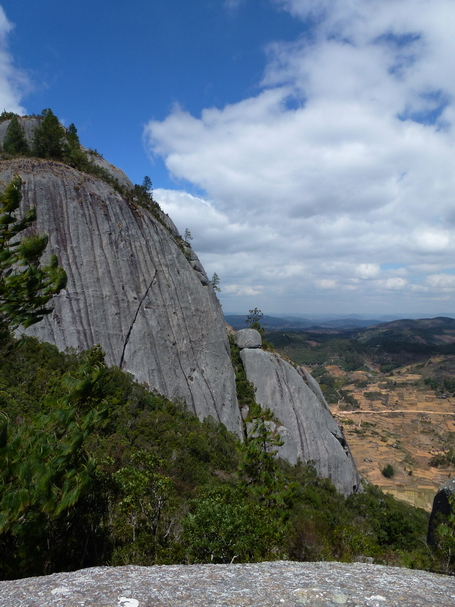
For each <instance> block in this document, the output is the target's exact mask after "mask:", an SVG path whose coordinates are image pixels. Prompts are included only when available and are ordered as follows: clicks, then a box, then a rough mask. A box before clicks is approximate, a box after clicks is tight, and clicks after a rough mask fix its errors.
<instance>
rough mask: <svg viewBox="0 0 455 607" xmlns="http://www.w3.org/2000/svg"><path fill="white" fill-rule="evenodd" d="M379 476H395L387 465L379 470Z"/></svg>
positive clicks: (390, 465)
mask: <svg viewBox="0 0 455 607" xmlns="http://www.w3.org/2000/svg"><path fill="white" fill-rule="evenodd" d="M381 474H382V475H383V476H385V477H386V478H392V476H393V475H394V474H395V470H394V469H393V466H392V464H387V466H385V467H384V468H383V469H382V470H381Z"/></svg>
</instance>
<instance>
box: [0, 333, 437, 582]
mask: <svg viewBox="0 0 455 607" xmlns="http://www.w3.org/2000/svg"><path fill="white" fill-rule="evenodd" d="M0 354H1V356H0V386H1V393H0V397H1V403H2V404H1V407H2V411H3V414H2V415H1V416H0V421H1V424H0V437H1V441H2V442H1V444H0V462H1V464H2V468H1V469H2V474H1V475H0V484H1V492H0V551H1V554H2V559H1V563H0V577H1V578H3V579H5V578H15V577H25V576H30V575H42V574H45V573H52V572H54V571H61V570H73V569H78V568H81V567H88V566H94V565H125V564H140V565H152V564H169V563H206V562H212V563H229V562H231V561H232V560H233V559H234V558H235V560H236V562H254V561H260V560H274V559H283V558H290V559H295V560H327V559H338V560H340V559H341V560H348V561H349V560H351V559H353V558H355V557H356V556H359V555H362V556H363V557H371V558H372V559H374V560H375V561H376V562H380V563H381V562H382V563H389V564H402V565H412V566H415V567H434V566H438V565H437V564H438V562H439V561H438V558H439V557H438V555H437V554H434V555H432V554H431V553H428V551H427V550H426V548H425V546H424V543H423V540H424V538H425V536H426V531H427V524H428V516H427V514H426V513H425V512H423V511H421V510H417V509H413V508H411V507H409V506H406V505H405V504H403V503H400V502H398V501H396V500H394V499H393V498H392V497H390V496H386V495H384V494H382V493H381V492H380V491H379V490H377V489H375V488H374V487H372V486H370V487H368V488H367V489H366V491H365V492H363V493H360V494H356V495H352V496H350V497H349V498H344V497H343V496H342V495H340V494H339V493H337V492H336V490H335V489H334V487H333V485H332V484H331V483H330V482H329V481H327V480H324V479H321V478H320V477H318V475H317V473H316V471H315V469H314V468H313V467H312V466H303V465H301V464H300V465H298V466H294V467H293V466H290V465H289V464H286V463H285V462H283V461H280V460H277V459H275V458H274V457H273V451H274V448H273V446H272V445H273V441H272V437H271V435H270V432H269V430H268V425H267V421H266V420H265V419H263V418H261V416H260V415H259V416H256V417H255V418H253V419H252V423H255V424H256V425H257V428H258V435H257V436H256V437H252V438H250V439H249V440H247V441H246V442H245V443H243V444H242V443H240V442H239V441H238V439H237V437H236V436H235V435H233V434H230V433H229V432H227V431H226V429H225V427H224V426H222V425H221V424H218V423H217V422H216V421H215V420H213V419H207V420H205V421H204V422H200V421H199V420H198V419H197V417H196V416H194V415H192V414H191V413H189V412H187V411H185V409H184V408H183V407H182V406H181V405H178V404H176V403H172V402H170V401H169V400H167V399H165V398H163V397H160V396H158V395H156V394H152V393H150V392H148V391H147V390H146V388H145V387H144V386H141V385H139V384H137V383H135V382H134V381H133V380H132V378H131V377H130V376H128V375H127V374H125V373H123V372H122V371H120V370H119V369H115V368H113V369H106V368H105V367H104V365H103V357H102V353H101V351H100V350H99V348H94V349H92V350H90V351H88V352H87V353H85V354H76V353H74V352H72V353H71V352H69V353H67V354H64V353H61V352H58V350H57V349H56V348H55V347H53V346H50V345H49V344H41V343H39V342H37V341H36V340H35V339H33V338H23V340H22V341H21V342H20V343H19V344H15V343H14V342H7V343H4V344H2V346H1V351H0ZM5 419H7V420H8V424H7V425H6V426H5ZM6 434H7V435H8V437H7V438H6ZM5 438H6V443H5ZM264 441H266V443H268V444H269V448H268V449H266V450H263V448H262V446H263V444H264ZM48 489H51V491H50V492H49V491H48Z"/></svg>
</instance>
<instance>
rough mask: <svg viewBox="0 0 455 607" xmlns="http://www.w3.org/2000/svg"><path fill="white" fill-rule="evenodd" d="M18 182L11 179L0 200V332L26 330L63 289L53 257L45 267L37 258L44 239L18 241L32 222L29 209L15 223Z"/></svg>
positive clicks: (60, 270)
mask: <svg viewBox="0 0 455 607" xmlns="http://www.w3.org/2000/svg"><path fill="white" fill-rule="evenodd" d="M21 186H22V181H21V179H20V177H15V178H14V179H13V180H12V181H11V183H10V184H9V185H8V186H7V187H6V189H5V191H4V192H3V194H2V195H1V196H0V331H2V332H3V335H5V333H6V332H8V330H14V329H16V328H17V327H19V326H24V327H28V326H30V325H32V324H34V323H36V322H39V321H40V320H42V318H43V317H44V316H45V315H46V314H49V313H50V312H51V311H52V308H49V307H46V306H47V304H48V302H49V301H50V300H51V298H52V297H53V296H54V295H55V294H57V293H59V291H60V290H61V289H63V288H64V287H65V286H66V273H65V271H64V270H63V268H61V267H59V265H58V259H57V256H56V255H53V256H52V257H51V259H50V261H49V263H48V264H47V265H46V266H42V265H41V257H42V255H43V253H44V250H45V248H46V246H47V241H48V238H47V236H46V235H44V236H40V235H38V234H35V235H30V236H26V237H23V238H22V239H20V238H19V234H20V233H21V232H23V231H24V230H26V229H27V228H30V227H31V226H32V224H33V223H34V221H35V220H36V211H35V209H33V208H31V209H29V210H28V211H26V213H25V214H24V216H23V217H22V219H18V218H17V217H16V215H15V213H16V211H17V210H18V209H19V205H20V203H21V200H22V192H21Z"/></svg>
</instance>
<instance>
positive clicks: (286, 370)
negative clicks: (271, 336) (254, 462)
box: [236, 329, 360, 495]
mask: <svg viewBox="0 0 455 607" xmlns="http://www.w3.org/2000/svg"><path fill="white" fill-rule="evenodd" d="M254 334H256V337H254ZM236 343H237V345H238V346H239V348H241V352H240V357H241V359H242V362H243V366H244V369H245V373H246V377H247V379H248V381H250V382H251V383H252V384H253V385H254V388H255V392H256V401H257V402H258V403H259V404H260V405H261V406H262V407H267V408H269V409H270V410H271V411H272V412H273V413H274V416H275V417H276V418H277V419H278V420H279V422H278V423H277V430H278V432H279V434H280V437H281V439H282V441H283V443H284V444H283V446H282V447H281V448H280V449H279V451H278V455H280V456H281V457H283V458H284V459H286V460H288V461H289V462H291V463H293V464H295V463H297V460H298V459H301V460H302V461H304V462H307V461H314V462H317V470H318V472H319V473H320V474H321V475H322V476H324V477H326V478H330V479H331V480H332V482H333V483H334V485H335V486H336V488H337V489H338V490H339V491H340V492H341V493H343V494H345V495H349V494H350V493H353V492H355V491H357V490H358V489H359V486H360V477H359V474H358V472H357V468H356V466H355V463H354V460H353V458H352V455H351V452H350V450H349V447H348V445H347V443H346V439H345V438H344V435H343V433H342V431H341V430H340V428H339V427H338V426H337V424H336V422H335V420H334V419H333V417H332V415H331V413H330V411H329V407H328V405H327V403H326V401H325V399H324V397H323V395H322V392H321V390H320V388H319V386H318V385H317V382H316V381H315V380H314V379H313V378H312V377H311V376H310V375H309V373H307V372H304V371H302V372H301V373H299V372H298V370H297V369H296V368H294V367H293V366H292V365H290V364H289V363H288V362H286V361H285V360H283V359H282V358H281V356H279V355H278V354H276V353H274V352H269V351H265V350H262V349H260V348H259V347H258V343H259V344H260V343H261V336H260V334H259V333H258V332H257V331H254V330H253V329H243V330H241V331H238V332H237V336H236ZM242 345H243V347H242ZM304 377H305V378H306V379H307V381H308V380H309V384H310V385H307V383H306V382H305V381H304Z"/></svg>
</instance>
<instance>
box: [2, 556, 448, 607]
mask: <svg viewBox="0 0 455 607" xmlns="http://www.w3.org/2000/svg"><path fill="white" fill-rule="evenodd" d="M0 597H1V598H0V603H1V605H2V607H43V606H46V607H81V605H82V606H83V607H152V606H153V607H228V606H231V607H232V606H235V607H277V606H278V605H279V606H280V607H281V606H282V607H298V606H301V605H307V606H308V607H335V606H336V605H345V607H449V605H454V604H455V587H454V583H453V578H451V577H449V576H443V575H437V574H435V573H427V572H426V571H416V570H411V569H399V568H397V567H383V566H380V565H367V564H364V563H352V564H348V563H333V562H331V563H330V562H324V563H293V562H286V561H275V562H270V563H253V564H245V565H189V566H188V565H165V566H161V567H136V566H128V567H96V568H92V569H82V570H80V571H76V572H74V573H57V574H54V575H48V576H45V577H40V578H36V577H35V578H28V579H23V580H14V581H10V582H0Z"/></svg>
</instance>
